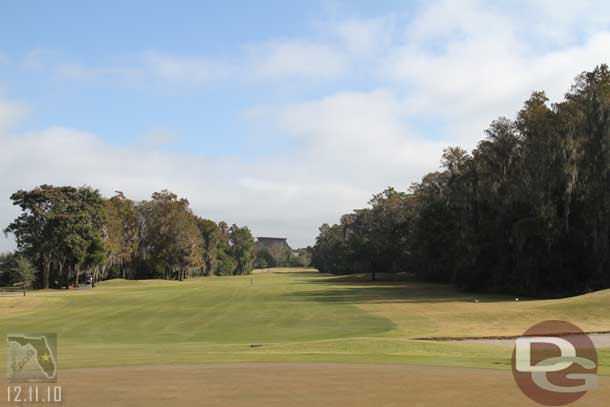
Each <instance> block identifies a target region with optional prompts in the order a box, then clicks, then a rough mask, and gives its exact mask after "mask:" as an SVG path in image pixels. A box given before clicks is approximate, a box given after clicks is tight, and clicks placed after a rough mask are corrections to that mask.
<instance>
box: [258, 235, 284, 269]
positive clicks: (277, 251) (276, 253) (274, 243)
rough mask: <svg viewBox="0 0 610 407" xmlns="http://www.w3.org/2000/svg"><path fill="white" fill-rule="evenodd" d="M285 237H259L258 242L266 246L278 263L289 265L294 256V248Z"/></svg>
mask: <svg viewBox="0 0 610 407" xmlns="http://www.w3.org/2000/svg"><path fill="white" fill-rule="evenodd" d="M286 240H287V239H286V238H283V237H257V238H256V243H257V245H258V246H259V247H265V248H266V249H268V250H269V253H271V256H273V259H274V260H275V263H276V265H278V266H287V265H288V264H289V262H290V257H291V256H292V248H291V247H290V246H289V245H288V242H286Z"/></svg>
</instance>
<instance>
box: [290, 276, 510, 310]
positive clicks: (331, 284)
mask: <svg viewBox="0 0 610 407" xmlns="http://www.w3.org/2000/svg"><path fill="white" fill-rule="evenodd" d="M308 274H309V273H308ZM300 275H301V276H303V273H300ZM308 277H309V276H308ZM295 284H306V285H311V286H320V287H323V288H320V289H312V290H309V289H305V290H299V291H294V292H290V293H287V294H286V295H287V296H289V297H290V298H292V299H294V300H298V301H315V302H329V303H343V304H357V303H444V302H472V303H476V302H481V303H487V302H505V301H514V298H512V297H510V296H507V295H490V294H476V293H468V292H464V291H460V290H458V289H456V288H454V287H452V286H450V285H445V284H434V283H424V282H420V281H417V280H416V279H415V278H414V277H413V276H410V275H405V276H402V278H401V277H399V278H397V277H396V276H390V275H388V276H385V275H381V276H380V278H378V279H377V280H376V281H371V280H370V275H347V276H331V275H329V274H317V276H316V277H315V278H308V279H305V280H301V281H299V282H298V283H295Z"/></svg>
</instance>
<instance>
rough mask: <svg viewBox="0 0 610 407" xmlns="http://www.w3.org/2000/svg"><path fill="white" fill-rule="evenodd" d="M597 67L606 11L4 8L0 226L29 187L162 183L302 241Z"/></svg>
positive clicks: (304, 5) (150, 4) (107, 189)
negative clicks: (14, 196) (535, 95)
mask: <svg viewBox="0 0 610 407" xmlns="http://www.w3.org/2000/svg"><path fill="white" fill-rule="evenodd" d="M609 57H610V3H609V2H606V1H587V0H583V1H579V2H574V1H561V0H540V1H501V2H500V1H497V2H492V1H487V2H482V1H474V0H460V1H404V0H403V1H381V0H377V1H374V2H372V1H365V0H351V1H333V0H330V1H315V0H309V1H296V0H295V1H263V0H261V1H256V2H247V1H227V0H225V1H222V2H219V1H216V2H211V1H179V0H175V1H171V2H156V1H150V0H148V1H129V2H119V1H97V2H83V1H61V0H58V1H54V2H40V1H28V0H24V1H19V2H4V3H3V4H2V5H0V227H1V228H4V227H5V226H6V225H8V223H10V221H11V220H12V219H14V218H15V217H16V216H17V215H18V213H19V211H18V208H15V207H13V206H12V204H11V201H10V199H9V197H10V195H11V193H13V192H14V191H16V190H19V189H31V188H33V187H35V186H37V185H40V184H54V185H79V186H80V185H90V186H92V187H95V188H98V189H99V190H100V191H101V193H102V194H103V195H105V196H108V197H109V196H112V195H113V194H114V192H115V191H123V192H124V193H125V194H126V195H127V196H129V197H131V198H133V199H136V200H143V199H147V198H149V197H150V195H151V194H152V192H154V191H159V190H162V189H169V190H171V191H173V192H175V193H177V194H179V195H180V196H183V197H186V198H188V199H189V201H190V202H191V206H192V208H193V210H194V212H195V213H196V214H198V215H200V216H203V217H206V218H210V219H213V220H215V221H220V220H224V221H226V222H228V223H229V224H232V223H237V224H239V225H246V226H248V227H250V228H251V230H252V231H253V233H254V235H255V236H278V237H286V238H288V241H289V243H290V244H291V245H292V246H293V247H303V246H305V245H310V244H313V242H314V240H315V237H316V235H317V230H318V227H319V226H320V225H321V224H322V223H325V222H326V223H336V222H337V221H338V218H339V216H340V215H341V214H343V213H347V212H350V211H352V210H353V209H355V208H361V207H364V206H366V205H367V202H368V200H369V199H370V197H371V195H372V194H373V193H376V192H380V191H382V190H383V189H385V188H386V187H388V186H393V187H396V188H397V189H400V190H406V189H408V187H409V185H410V184H411V183H412V182H416V181H418V180H419V179H420V178H421V176H423V175H424V174H426V173H428V172H431V171H435V170H437V169H438V168H439V161H440V155H441V152H442V150H443V149H444V148H446V147H448V146H456V145H459V146H462V147H464V148H466V149H467V150H472V149H473V148H475V147H476V144H477V142H478V141H479V140H481V139H482V138H483V137H484V131H485V129H486V128H487V127H488V126H489V123H490V122H491V121H492V120H494V119H496V118H498V117H499V116H506V117H509V118H510V117H514V115H515V114H516V112H517V111H518V110H519V109H520V108H521V106H522V104H523V102H524V101H525V100H526V99H527V98H528V96H529V95H530V94H531V92H532V91H535V90H544V91H546V92H547V95H548V96H549V98H550V100H551V102H555V101H559V100H561V98H562V95H563V94H564V93H565V92H566V91H567V90H568V89H569V87H570V85H571V84H572V82H573V80H574V77H575V76H576V75H577V74H578V73H580V72H582V71H585V70H591V69H593V68H594V67H595V66H596V65H598V64H601V63H607V62H609V59H610V58H609ZM12 248H14V242H13V239H12V237H11V236H9V237H7V238H5V237H4V236H0V251H4V250H10V249H12Z"/></svg>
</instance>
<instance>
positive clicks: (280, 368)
mask: <svg viewBox="0 0 610 407" xmlns="http://www.w3.org/2000/svg"><path fill="white" fill-rule="evenodd" d="M58 384H60V385H61V386H62V387H63V393H64V400H65V402H64V406H78V407H98V406H99V407H114V406H134V407H135V406H142V407H157V406H159V407H161V406H162V407H173V406H176V407H178V406H210V407H211V406H214V407H224V406H227V407H229V406H231V407H255V406H262V407H292V406H299V407H301V406H303V407H305V406H307V407H309V406H350V407H353V406H356V407H358V406H375V407H385V406H400V407H404V406H416V405H417V406H447V405H451V406H452V407H467V406H477V407H479V406H484V405H496V404H497V402H498V400H502V406H503V407H510V406H519V407H521V406H524V405H529V404H531V403H529V402H528V400H527V399H526V398H525V396H524V395H523V394H522V393H521V391H520V390H519V389H518V388H517V386H516V385H515V383H514V381H513V378H512V375H511V373H510V372H509V371H500V370H487V369H466V368H441V367H418V366H402V365H347V364H345V365H344V364H265V363H258V364H216V365H197V366H150V367H126V368H104V369H77V370H65V371H61V372H60V376H59V383H58ZM5 389H6V387H5ZM609 398H610V379H608V378H606V377H601V378H600V386H599V388H598V389H597V390H594V391H591V392H590V394H587V395H586V396H585V398H584V399H582V400H580V401H579V404H578V405H579V406H596V407H597V406H601V405H605V404H606V403H607V400H608V399H609ZM1 400H2V401H0V406H5V405H8V403H7V402H6V401H5V400H6V397H2V399H1ZM13 405H15V404H13Z"/></svg>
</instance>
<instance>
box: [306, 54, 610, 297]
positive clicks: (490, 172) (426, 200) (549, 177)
mask: <svg viewBox="0 0 610 407" xmlns="http://www.w3.org/2000/svg"><path fill="white" fill-rule="evenodd" d="M485 135H486V137H485V138H484V139H483V140H482V141H480V142H479V143H478V145H477V147H476V148H475V149H474V151H472V152H471V153H468V152H466V151H465V150H464V149H462V148H460V147H449V148H447V149H446V150H444V152H443V155H442V158H441V164H442V166H441V169H440V170H439V171H437V172H433V173H430V174H427V175H426V176H424V177H423V178H422V179H421V181H420V182H418V183H414V184H412V185H411V187H410V188H409V189H408V190H407V191H405V192H400V191H397V190H395V189H393V188H388V189H386V190H385V191H383V192H381V193H379V194H376V195H374V196H373V198H372V200H371V201H370V202H369V207H367V208H364V209H359V210H355V211H354V212H353V213H349V214H346V215H344V216H342V217H341V219H340V222H339V223H338V224H335V225H328V224H324V225H322V226H321V227H320V233H319V235H318V237H317V239H316V244H315V246H314V249H313V255H312V262H313V265H314V266H315V267H317V268H318V269H319V270H320V271H322V272H328V273H355V272H361V273H365V272H366V273H371V274H372V278H373V279H374V278H375V272H399V271H405V272H411V273H414V274H416V275H417V277H419V278H421V279H425V280H432V281H438V282H444V283H451V284H454V285H456V286H458V287H461V288H465V289H469V290H479V291H494V292H509V293H516V294H522V295H532V296H558V295H567V294H575V293H583V292H589V291H592V290H596V289H601V288H608V287H610V71H609V69H608V66H607V65H601V66H598V67H596V68H595V69H594V70H593V71H591V72H583V73H582V74H580V75H579V76H577V78H576V80H575V82H574V84H573V86H572V87H571V89H570V90H569V91H568V92H567V93H566V94H565V97H564V99H563V100H562V101H560V102H558V103H555V104H549V101H548V99H547V97H546V95H545V93H544V92H534V93H532V95H531V97H530V98H529V99H528V100H527V101H526V102H525V104H524V105H523V108H522V109H521V110H520V111H519V112H518V113H517V115H516V117H515V118H514V119H512V120H511V119H507V118H504V117H501V118H499V119H497V120H495V121H493V122H492V123H491V125H490V127H489V129H487V130H486V132H485Z"/></svg>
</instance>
